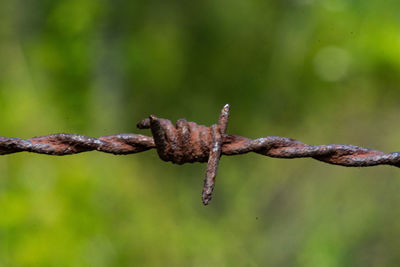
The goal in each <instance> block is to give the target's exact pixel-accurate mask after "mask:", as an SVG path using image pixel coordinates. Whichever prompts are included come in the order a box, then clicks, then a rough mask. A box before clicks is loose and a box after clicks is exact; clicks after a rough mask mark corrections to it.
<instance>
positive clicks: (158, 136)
mask: <svg viewBox="0 0 400 267" xmlns="http://www.w3.org/2000/svg"><path fill="white" fill-rule="evenodd" d="M228 118H229V105H228V104H227V105H225V106H224V107H223V109H222V110H221V113H220V117H219V120H218V123H217V124H213V125H212V126H210V127H206V126H204V125H198V124H196V123H195V122H188V121H186V120H185V119H179V120H178V121H177V123H176V125H173V124H172V123H171V121H169V120H167V119H162V118H157V117H156V116H154V115H150V116H149V118H146V119H144V120H142V121H140V122H139V123H138V124H137V127H138V128H140V129H151V133H152V135H153V137H150V136H146V135H141V134H116V135H107V136H101V137H99V138H93V137H88V136H84V135H78V134H52V135H48V136H40V137H33V138H29V139H21V138H9V137H1V136H0V155H6V154H12V153H16V152H22V151H27V152H33V153H39V154H47V155H57V156H63V155H71V154H77V153H81V152H87V151H93V150H97V151H100V152H105V153H112V154H115V155H124V154H133V153H139V152H143V151H146V150H149V149H153V148H155V149H156V150H157V152H158V155H159V157H160V158H161V159H162V160H164V161H171V162H173V163H176V164H184V163H193V162H208V164H207V170H206V177H205V180H204V187H203V192H202V201H203V203H204V205H207V204H208V203H209V202H210V200H211V198H212V192H213V189H214V186H215V178H216V175H217V170H218V163H219V159H220V157H221V155H227V156H232V155H240V154H245V153H249V152H255V153H258V154H261V155H265V156H269V157H274V158H288V159H291V158H306V157H311V158H313V159H316V160H319V161H322V162H326V163H330V164H335V165H342V166H347V167H367V166H375V165H393V166H396V167H400V153H399V152H393V153H384V152H381V151H377V150H372V149H368V148H362V147H358V146H354V145H308V144H305V143H302V142H300V141H297V140H294V139H291V138H286V137H279V136H267V137H262V138H257V139H249V138H246V137H243V136H238V135H232V134H226V128H227V124H228Z"/></svg>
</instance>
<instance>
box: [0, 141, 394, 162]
mask: <svg viewBox="0 0 400 267" xmlns="http://www.w3.org/2000/svg"><path fill="white" fill-rule="evenodd" d="M153 148H156V145H155V142H154V139H153V138H152V137H149V136H145V135H141V134H117V135H108V136H102V137H99V138H93V137H88V136H84V135H76V134H52V135H48V136H40V137H33V138H29V139H21V138H9V137H0V155H6V154H12V153H17V152H22V151H27V152H33V153H39V154H47V155H57V156H62V155H71V154H77V153H81V152H87V151H93V150H97V151H100V152H105V153H111V154H114V155H126V154H133V153H139V152H143V151H146V150H149V149H153ZM209 150H210V148H209V149H208V150H207V149H205V150H204V151H203V153H204V154H205V157H203V158H199V159H198V160H193V159H188V160H187V162H196V161H198V162H206V161H207V159H208V153H209ZM249 152H255V153H258V154H261V155H265V156H269V157H274V158H286V159H291V158H307V157H311V158H314V159H317V160H319V161H323V162H326V163H330V164H335V165H342V166H347V167H367V166H376V165H393V166H397V167H400V153H399V152H393V153H384V152H381V151H377V150H372V149H368V148H363V147H358V146H354V145H335V144H332V145H308V144H304V143H302V142H300V141H297V140H294V139H291V138H286V137H279V136H268V137H262V138H257V139H249V138H246V137H242V136H237V135H227V134H224V135H222V155H228V156H231V155H240V154H246V153H249ZM164 160H165V161H169V160H168V158H165V159H164ZM175 163H177V162H175ZM182 163H185V161H184V162H180V164H182Z"/></svg>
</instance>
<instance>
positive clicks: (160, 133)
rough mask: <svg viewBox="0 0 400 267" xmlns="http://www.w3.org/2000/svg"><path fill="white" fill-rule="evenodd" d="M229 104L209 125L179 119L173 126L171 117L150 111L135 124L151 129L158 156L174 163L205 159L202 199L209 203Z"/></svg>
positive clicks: (203, 160)
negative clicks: (216, 122)
mask: <svg viewBox="0 0 400 267" xmlns="http://www.w3.org/2000/svg"><path fill="white" fill-rule="evenodd" d="M228 118H229V105H228V104H226V105H225V106H224V107H223V108H222V110H221V114H220V116H219V120H218V124H213V125H211V126H210V127H207V126H204V125H198V124H197V123H195V122H188V121H186V120H185V119H179V120H178V121H177V122H176V125H175V126H174V125H173V124H172V122H171V121H170V120H167V119H162V118H157V117H156V116H154V115H150V116H149V118H146V119H144V120H142V121H140V122H139V123H138V124H137V127H138V128H139V129H149V128H150V129H151V132H152V134H153V138H154V143H155V145H156V148H157V153H158V155H159V157H160V158H161V159H162V160H164V161H171V162H173V163H176V164H184V163H193V162H208V164H207V171H206V178H205V181H204V188H203V195H202V198H203V203H204V204H206V205H207V204H208V202H209V201H210V200H211V195H212V191H213V189H214V183H215V177H216V175H217V170H218V163H219V158H220V157H221V152H222V136H223V135H224V134H225V132H226V127H227V124H228Z"/></svg>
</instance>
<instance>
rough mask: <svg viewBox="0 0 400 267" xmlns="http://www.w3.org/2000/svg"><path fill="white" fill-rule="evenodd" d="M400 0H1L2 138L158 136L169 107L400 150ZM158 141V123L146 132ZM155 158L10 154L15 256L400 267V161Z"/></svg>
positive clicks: (199, 116) (6, 169) (8, 200)
mask: <svg viewBox="0 0 400 267" xmlns="http://www.w3.org/2000/svg"><path fill="white" fill-rule="evenodd" d="M399 8H400V4H399V2H398V1H394V0H388V1H369V0H367V1H358V0H355V1H344V0H328V1H318V0H286V1H272V0H269V1H261V0H250V1H236V0H233V1H226V0H217V1H197V2H196V1H157V0H149V1H137V0H135V1H121V0H116V1H93V0H79V1H78V0H64V1H48V0H39V1H22V0H16V1H11V0H3V1H2V2H1V3H0V17H1V20H2V23H0V114H1V116H0V131H1V132H0V135H2V136H18V137H23V138H28V137H31V136H37V135H47V134H50V133H59V132H69V133H80V134H86V135H92V136H100V135H105V134H114V133H118V132H134V133H136V132H141V131H140V130H137V129H135V124H136V122H137V121H138V120H140V119H142V118H144V117H146V116H148V115H149V114H156V115H158V116H160V117H166V118H170V119H172V120H176V119H177V118H180V117H186V118H187V119H188V120H193V121H196V122H198V123H201V124H211V123H214V122H215V121H216V120H217V117H218V112H219V110H220V108H221V107H222V106H223V104H225V103H230V104H231V109H232V112H231V120H230V124H229V126H228V132H230V133H236V134H240V135H245V136H249V137H259V136H266V135H281V136H288V137H292V138H296V139H299V140H302V141H304V142H307V143H311V144H326V143H351V144H355V145H362V146H366V147H371V148H376V149H381V150H384V151H393V150H398V148H399V147H400V127H399V126H398V125H399V123H398V114H400V102H399V101H398V99H400V89H399V84H400V50H399V45H400V35H399V30H400V20H399V11H398V10H399ZM143 133H144V134H149V132H146V131H144V132H143ZM204 172H205V165H201V164H187V165H183V166H176V165H172V164H167V163H164V162H162V161H160V160H159V159H158V157H157V155H156V153H155V151H151V152H146V153H143V154H138V155H129V156H112V155H106V154H101V153H96V152H90V153H84V154H79V155H74V156H66V157H49V156H44V155H34V154H29V153H21V154H14V155H8V156H1V157H0V210H1V215H0V266H318V267H319V266H327V267H333V266H399V264H400V257H399V255H400V251H399V248H400V238H399V236H400V228H399V224H398V221H399V220H400V213H399V212H397V206H399V205H400V194H399V190H400V172H399V170H397V169H395V168H393V167H374V168H363V169H359V168H343V167H338V166H330V165H327V164H322V163H319V162H316V161H313V160H310V159H304V160H278V159H271V158H266V157H261V156H259V155H251V154H249V155H243V156H240V157H223V158H222V160H221V165H220V169H219V174H218V177H217V186H216V190H215V196H214V199H213V201H212V202H211V205H209V206H207V207H204V206H202V204H201V200H200V193H201V187H202V179H203V177H204Z"/></svg>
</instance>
